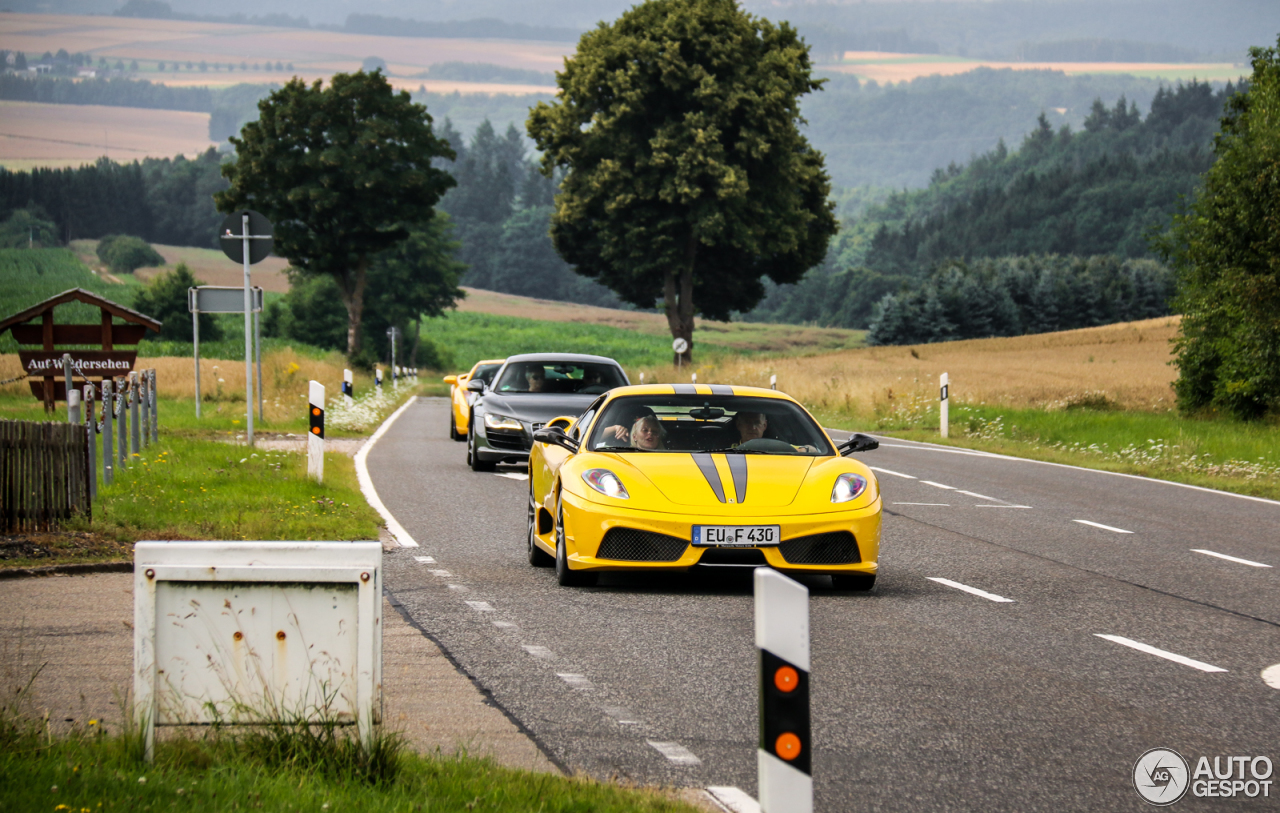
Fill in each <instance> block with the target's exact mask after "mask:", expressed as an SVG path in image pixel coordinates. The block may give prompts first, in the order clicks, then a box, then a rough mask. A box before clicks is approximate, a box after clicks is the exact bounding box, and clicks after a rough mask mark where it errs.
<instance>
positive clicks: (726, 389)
mask: <svg viewBox="0 0 1280 813" xmlns="http://www.w3.org/2000/svg"><path fill="white" fill-rule="evenodd" d="M707 386H709V387H711V394H712V395H733V387H730V386H729V385H728V384H708V385H707Z"/></svg>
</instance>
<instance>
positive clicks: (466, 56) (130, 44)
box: [0, 14, 575, 93]
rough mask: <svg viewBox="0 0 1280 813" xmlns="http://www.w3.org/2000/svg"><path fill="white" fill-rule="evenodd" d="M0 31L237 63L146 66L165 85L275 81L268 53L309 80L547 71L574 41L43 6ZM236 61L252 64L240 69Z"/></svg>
mask: <svg viewBox="0 0 1280 813" xmlns="http://www.w3.org/2000/svg"><path fill="white" fill-rule="evenodd" d="M0 36H2V37H3V41H4V43H5V47H6V48H12V49H21V50H23V51H26V52H28V53H36V54H39V53H43V52H45V51H57V50H58V49H59V48H66V49H67V50H68V51H71V52H73V53H74V52H85V53H88V54H91V55H92V56H93V57H94V58H95V60H96V59H97V57H100V56H105V57H107V58H108V59H110V60H115V59H124V60H126V61H128V60H132V59H137V60H139V61H140V62H150V63H152V64H150V65H143V66H142V67H143V68H148V69H154V67H155V65H154V63H155V62H156V61H164V62H172V61H173V60H180V61H182V62H183V63H184V64H185V63H186V62H188V61H190V62H194V63H199V62H200V61H202V60H203V61H205V62H208V63H215V62H217V63H222V64H223V65H226V64H227V63H234V64H235V65H236V67H237V69H236V70H235V71H230V72H228V71H226V70H223V71H213V70H210V71H209V72H208V73H204V72H187V71H185V70H184V71H179V72H166V73H155V72H154V70H146V71H144V72H143V73H142V74H141V75H140V77H139V78H143V79H149V80H151V81H153V82H163V83H165V84H169V83H170V82H172V83H174V84H183V85H189V84H197V85H204V84H208V85H213V86H216V85H225V84H235V83H238V82H281V81H283V80H284V79H287V78H288V75H286V74H282V73H279V72H276V71H263V70H253V69H252V66H253V64H254V63H255V62H256V63H262V62H264V61H266V60H270V61H272V62H284V63H293V66H294V72H296V73H297V74H298V75H299V76H302V77H303V78H306V79H309V80H310V79H316V78H322V77H327V76H329V75H331V74H333V73H336V72H339V71H355V70H358V69H359V68H360V63H361V61H362V60H363V59H364V58H365V57H368V56H378V57H381V58H382V59H384V60H386V62H387V65H388V73H390V74H391V76H392V77H393V78H394V81H395V84H397V85H398V86H402V87H412V88H417V87H418V85H419V84H423V83H424V81H425V80H423V79H420V78H416V76H415V75H416V74H419V73H421V72H423V71H425V70H426V69H427V68H428V67H430V66H431V65H432V64H433V63H438V62H488V63H492V64H495V65H503V66H507V67H512V68H525V69H531V70H538V71H544V72H551V71H555V70H558V69H560V68H561V67H562V66H563V60H564V57H565V56H566V55H568V54H570V53H572V52H573V50H574V47H575V44H574V43H546V42H515V41H509V40H463V39H429V38H423V37H378V36H371V35H362V34H344V33H340V32H336V31H317V30H315V29H293V28H274V27H267V26H252V25H233V24H230V23H199V22H186V21H180V20H143V19H134V18H129V17H88V16H70V15H66V16H64V15H45V14H4V15H0ZM242 62H245V63H248V65H249V66H250V67H249V70H245V71H241V70H240V69H239V66H240V64H241V63H242ZM427 85H428V89H429V90H439V91H449V92H452V91H453V90H460V91H464V92H488V93H497V92H501V93H531V92H547V91H548V90H550V88H543V87H535V86H530V85H503V84H480V83H470V82H432V83H427Z"/></svg>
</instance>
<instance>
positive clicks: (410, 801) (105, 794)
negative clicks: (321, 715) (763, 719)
mask: <svg viewBox="0 0 1280 813" xmlns="http://www.w3.org/2000/svg"><path fill="white" fill-rule="evenodd" d="M97 728H100V726H99V725H91V726H90V729H97ZM252 736H253V735H238V736H232V735H229V734H226V733H221V734H219V733H217V732H214V733H212V734H211V735H209V736H207V737H206V738H204V739H195V738H194V737H192V738H182V737H167V738H164V739H162V740H161V741H159V742H158V743H157V747H156V761H155V762H154V763H152V764H146V763H144V762H143V761H142V760H141V758H140V748H139V743H138V740H139V737H138V736H137V735H136V734H135V735H123V736H122V735H111V734H104V733H84V732H79V733H74V734H72V735H70V736H66V737H61V738H55V739H48V738H46V737H45V736H44V735H43V732H40V731H35V732H31V733H22V732H19V733H18V734H16V735H15V734H10V735H9V736H8V737H6V738H5V739H4V740H0V746H2V747H0V809H3V810H14V811H19V810H22V811H26V810H30V811H36V810H40V811H45V810H47V811H68V813H70V812H71V811H84V810H88V811H110V810H120V811H135V810H168V809H172V808H176V809H181V810H191V811H228V812H229V811H238V810H246V809H260V810H274V811H291V810H314V811H369V812H370V813H373V812H374V811H387V813H391V811H426V810H459V811H477V812H478V813H479V812H480V811H493V812H495V813H515V812H516V811H520V813H523V812H524V811H531V810H539V811H546V813H558V812H563V813H571V812H572V813H578V812H579V811H599V812H600V813H695V811H697V810H698V808H696V807H693V806H692V805H689V804H686V803H684V802H681V801H679V800H677V799H676V798H675V794H674V793H673V792H670V791H664V790H660V789H646V788H626V787H621V786H619V785H616V784H611V783H604V782H596V781H593V780H589V779H583V778H568V777H563V776H558V775H552V774H545V773H533V772H530V771H521V770H516V769H511V768H505V767H502V766H499V765H497V764H495V763H494V762H493V761H492V760H490V759H479V758H475V757H470V756H466V755H458V756H444V755H440V754H435V755H426V756H423V755H419V754H415V753H412V752H409V751H407V750H398V749H396V750H392V751H391V753H389V754H388V755H387V757H386V758H387V759H389V760H391V761H392V763H391V764H389V765H387V766H385V767H386V770H384V771H381V772H378V774H377V775H376V776H374V777H366V778H364V779H361V778H357V776H356V775H355V774H356V773H357V772H355V771H339V770H334V769H332V767H330V768H328V769H326V767H325V765H324V764H323V763H317V761H316V760H314V759H307V758H305V756H304V758H299V756H300V755H299V754H298V753H297V752H296V751H295V750H293V749H289V748H284V749H280V748H276V747H274V745H275V744H274V743H272V742H270V741H263V740H264V735H261V734H260V735H257V737H258V739H259V742H257V743H256V744H255V743H254V742H252V741H251V740H250V739H247V738H251V737H252ZM266 736H267V737H269V736H270V735H266ZM392 736H394V735H392ZM354 750H357V751H358V750H359V749H354Z"/></svg>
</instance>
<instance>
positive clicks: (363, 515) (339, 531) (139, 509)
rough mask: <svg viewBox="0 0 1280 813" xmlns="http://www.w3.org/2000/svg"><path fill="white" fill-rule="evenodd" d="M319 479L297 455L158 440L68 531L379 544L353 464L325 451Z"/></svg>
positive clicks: (119, 472)
mask: <svg viewBox="0 0 1280 813" xmlns="http://www.w3.org/2000/svg"><path fill="white" fill-rule="evenodd" d="M324 463H325V469H324V482H323V483H316V482H314V481H312V480H311V479H310V478H308V477H307V458H306V455H305V454H302V453H299V452H285V451H271V450H265V449H264V450H260V451H253V450H251V449H249V448H248V447H245V446H234V445H231V444H228V443H222V442H219V441H210V440H198V439H194V438H182V437H165V436H163V435H162V436H161V440H160V442H159V443H156V444H153V445H152V446H150V447H148V448H147V449H145V450H143V451H142V452H140V453H138V454H137V455H136V456H131V459H130V463H129V466H128V468H125V469H119V468H117V469H116V472H115V478H114V482H113V483H112V484H111V485H110V486H104V487H102V488H100V490H99V492H98V501H97V502H96V503H95V504H94V513H93V520H92V522H89V521H85V520H81V521H78V522H76V521H73V522H71V523H70V524H69V525H68V528H69V529H70V530H73V531H84V532H92V533H96V534H99V535H102V536H105V537H108V538H112V539H117V540H121V541H136V540H139V539H153V538H157V537H163V538H170V539H333V540H352V539H377V538H378V528H379V526H380V525H381V524H382V523H381V520H380V518H379V517H378V515H377V513H375V512H374V510H373V509H372V508H370V507H369V506H368V505H367V504H366V503H365V500H364V497H363V495H362V494H361V493H360V486H359V484H358V482H357V480H356V472H355V463H354V462H353V461H352V459H351V458H350V457H348V456H347V455H344V454H339V453H336V452H329V453H326V454H325V461H324Z"/></svg>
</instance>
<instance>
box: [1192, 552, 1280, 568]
mask: <svg viewBox="0 0 1280 813" xmlns="http://www.w3.org/2000/svg"><path fill="white" fill-rule="evenodd" d="M1191 552H1192V553H1203V554H1204V555H1205V556H1216V557H1218V558H1219V559H1226V560H1227V561H1228V562H1236V563H1238V564H1242V565H1248V566H1249V567H1271V565H1264V564H1263V563H1262V562H1251V561H1249V560H1248V559H1239V558H1237V557H1235V556H1228V555H1226V554H1225V553H1218V552H1217V551H1212V550H1201V549H1200V548H1192V549H1191Z"/></svg>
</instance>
